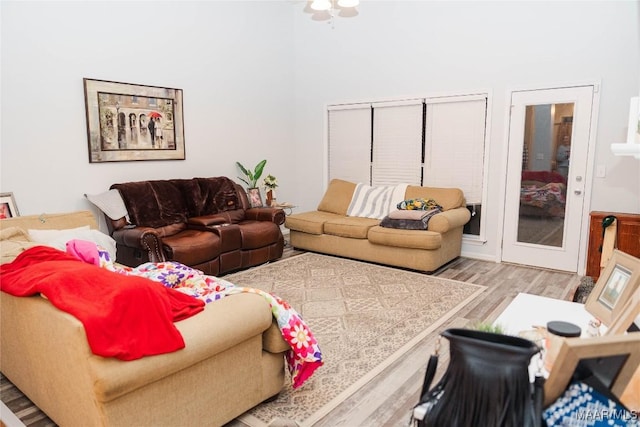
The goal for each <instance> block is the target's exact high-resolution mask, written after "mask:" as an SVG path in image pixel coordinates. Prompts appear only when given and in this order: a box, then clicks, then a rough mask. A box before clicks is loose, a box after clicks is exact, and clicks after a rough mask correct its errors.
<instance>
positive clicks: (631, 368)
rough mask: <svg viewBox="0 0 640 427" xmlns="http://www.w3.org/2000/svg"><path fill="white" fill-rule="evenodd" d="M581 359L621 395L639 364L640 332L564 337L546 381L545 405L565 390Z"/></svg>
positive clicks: (606, 384)
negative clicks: (591, 336) (590, 336)
mask: <svg viewBox="0 0 640 427" xmlns="http://www.w3.org/2000/svg"><path fill="white" fill-rule="evenodd" d="M581 362H582V363H587V364H588V365H587V366H589V368H590V369H591V371H592V372H593V374H594V376H595V377H597V378H598V380H599V381H600V383H601V384H602V385H603V386H604V387H606V388H608V389H609V390H610V392H611V393H612V394H613V395H614V396H616V397H617V398H618V399H619V398H620V397H621V396H622V395H623V394H624V392H625V389H626V388H627V385H628V384H629V382H630V381H631V380H632V378H633V375H634V373H635V371H636V369H637V368H638V366H639V365H640V333H639V332H634V333H630V334H625V335H607V336H599V337H594V338H565V339H564V340H563V343H562V345H561V346H560V351H559V352H558V357H557V358H556V361H555V363H554V364H553V366H554V367H553V369H551V372H550V373H549V377H548V378H547V380H546V381H545V384H544V396H545V399H544V407H547V406H549V405H550V404H552V403H553V402H554V401H555V400H556V399H557V398H558V397H560V395H561V394H562V393H563V392H564V391H565V390H566V388H567V387H568V385H569V383H570V382H571V379H572V377H573V375H574V373H575V372H576V368H578V365H579V364H580V363H581ZM600 369H601V370H600ZM599 370H600V372H598V371H599Z"/></svg>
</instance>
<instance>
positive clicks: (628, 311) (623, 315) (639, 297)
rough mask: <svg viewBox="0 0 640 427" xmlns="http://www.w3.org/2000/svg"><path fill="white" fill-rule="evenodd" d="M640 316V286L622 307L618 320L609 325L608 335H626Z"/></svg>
mask: <svg viewBox="0 0 640 427" xmlns="http://www.w3.org/2000/svg"><path fill="white" fill-rule="evenodd" d="M638 316H640V286H639V287H637V288H636V290H635V291H634V292H633V294H632V295H631V297H629V299H628V300H627V302H626V303H625V304H624V306H623V307H622V310H621V311H620V314H619V315H618V316H617V318H616V320H615V321H614V322H613V323H611V325H609V328H608V329H607V332H606V333H605V334H606V335H614V334H624V333H625V332H627V330H628V329H629V327H630V326H631V324H632V323H633V322H634V321H635V320H636V319H637V318H638Z"/></svg>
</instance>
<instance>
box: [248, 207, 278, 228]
mask: <svg viewBox="0 0 640 427" xmlns="http://www.w3.org/2000/svg"><path fill="white" fill-rule="evenodd" d="M245 215H246V218H247V219H253V220H256V221H271V222H273V223H274V224H276V225H282V224H284V220H285V214H284V210H282V209H279V208H251V209H247V210H246V211H245Z"/></svg>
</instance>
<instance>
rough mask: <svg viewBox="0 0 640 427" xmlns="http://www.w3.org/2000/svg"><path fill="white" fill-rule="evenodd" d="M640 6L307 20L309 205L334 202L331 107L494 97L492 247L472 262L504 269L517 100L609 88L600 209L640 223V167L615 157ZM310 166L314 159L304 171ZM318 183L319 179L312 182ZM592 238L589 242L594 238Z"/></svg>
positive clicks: (555, 5) (637, 75) (635, 76)
mask: <svg viewBox="0 0 640 427" xmlns="http://www.w3.org/2000/svg"><path fill="white" fill-rule="evenodd" d="M638 4H639V3H638V2H631V1H599V2H583V1H580V2H557V1H549V2H546V1H531V2H529V1H517V2H505V1H498V2H491V1H482V2H464V1H453V2H435V1H433V2H432V1H396V2H392V1H371V2H365V1H363V2H362V3H361V6H360V7H359V10H360V15H359V16H358V17H355V18H336V21H335V28H334V29H331V26H330V25H326V24H323V23H319V22H314V21H311V20H310V19H308V15H304V14H303V13H302V7H301V12H300V13H301V15H303V16H301V18H300V19H298V20H295V21H294V22H295V23H294V25H295V35H296V40H295V60H296V63H295V78H296V87H295V93H296V105H297V106H296V131H295V132H296V133H295V140H296V142H297V143H298V144H299V145H298V146H297V155H298V158H300V159H301V162H300V163H298V170H299V176H301V177H305V179H301V180H300V181H298V182H299V184H298V186H299V190H298V191H297V193H296V194H297V195H298V197H299V199H298V200H297V202H299V203H300V204H302V205H303V206H305V207H306V208H311V207H314V206H315V205H316V204H317V200H318V199H319V197H320V195H321V194H322V187H323V182H322V181H321V180H318V179H317V178H316V177H318V176H321V174H322V172H323V167H324V166H323V165H322V164H321V163H320V162H319V161H315V159H320V158H322V156H323V144H324V140H323V127H324V122H323V120H324V118H323V115H322V114H323V106H324V105H326V104H329V103H336V102H351V101H361V100H376V99H387V98H399V97H403V96H421V95H429V94H438V93H444V92H450V91H451V92H456V93H458V92H464V91H477V90H488V91H489V92H490V94H491V98H492V110H491V111H490V114H491V119H492V120H491V134H490V144H491V150H490V154H489V157H488V159H487V161H488V162H489V174H490V175H489V180H488V184H489V194H488V197H489V199H488V203H487V205H486V206H485V207H484V211H483V212H484V214H485V215H486V218H487V220H488V222H487V242H486V243H485V244H484V245H477V244H471V243H465V244H464V245H463V253H464V254H466V255H470V256H475V257H479V258H485V259H493V258H494V257H495V256H496V255H497V253H498V250H499V246H500V243H499V242H500V241H499V237H500V234H501V231H500V226H501V225H500V222H499V219H500V217H501V212H502V209H503V198H504V176H505V171H506V164H505V161H506V147H507V132H506V129H507V126H508V108H507V107H508V96H509V93H510V91H511V90H514V89H534V88H541V87H548V86H554V85H558V84H572V83H573V84H575V83H585V82H594V81H599V82H601V86H600V90H601V92H600V95H601V104H600V115H599V120H598V123H597V137H596V141H597V142H596V143H597V146H596V150H595V158H596V164H604V165H605V166H606V169H607V176H606V178H604V179H602V178H594V184H593V191H592V202H591V206H590V208H591V209H592V210H607V211H620V212H635V213H638V212H640V162H639V161H637V160H633V159H629V158H618V157H614V156H613V155H612V154H611V151H610V144H611V143H612V142H623V141H625V140H626V131H627V119H628V114H629V113H628V105H629V99H630V98H631V97H632V96H634V95H637V94H638V93H639V91H640V88H639V85H640V45H639V34H638V29H639V13H640V10H639V7H638ZM302 159H308V160H306V161H305V160H302ZM312 160H313V161H312ZM306 177H308V179H306ZM585 238H586V236H585Z"/></svg>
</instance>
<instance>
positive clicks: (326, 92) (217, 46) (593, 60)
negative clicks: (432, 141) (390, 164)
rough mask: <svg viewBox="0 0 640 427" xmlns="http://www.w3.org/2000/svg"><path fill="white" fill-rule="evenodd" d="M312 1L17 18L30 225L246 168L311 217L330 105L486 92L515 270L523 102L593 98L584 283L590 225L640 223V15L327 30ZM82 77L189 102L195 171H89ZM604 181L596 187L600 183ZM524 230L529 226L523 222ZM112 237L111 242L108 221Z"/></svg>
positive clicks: (16, 157) (6, 178)
mask: <svg viewBox="0 0 640 427" xmlns="http://www.w3.org/2000/svg"><path fill="white" fill-rule="evenodd" d="M305 7H306V2H304V1H251V2H250V1H193V2H190V1H186V2H178V1H158V2H155V1H153V2H151V1H140V2H107V1H87V2H75V1H41V2H35V1H2V3H1V9H0V12H1V19H2V70H1V71H2V77H1V78H2V94H1V101H2V107H3V109H2V130H1V137H2V138H1V144H2V146H1V150H0V166H1V171H0V178H1V188H0V189H1V191H2V192H3V193H5V192H12V193H13V195H14V197H15V200H16V204H17V206H18V208H19V210H20V214H21V215H32V214H40V213H43V212H48V213H56V212H69V211H75V210H86V209H88V210H92V211H93V212H95V213H96V217H97V218H99V219H100V221H101V222H102V221H104V219H103V218H102V217H101V214H100V215H99V212H98V211H97V209H96V208H95V207H93V205H91V204H90V203H89V202H88V201H87V200H86V199H85V197H84V194H97V193H101V192H103V191H106V190H107V189H108V188H109V187H110V186H111V185H112V184H114V183H123V182H129V181H143V180H151V179H174V178H191V177H213V176H227V177H230V178H232V179H235V178H236V177H237V176H238V174H239V172H238V170H237V167H236V161H240V162H241V163H243V164H244V165H250V166H253V165H255V164H256V163H257V162H258V161H260V160H262V159H267V160H268V163H267V167H266V169H265V171H266V172H267V173H269V174H272V175H274V176H276V177H277V178H278V183H279V187H278V190H277V197H278V200H279V201H289V202H291V203H293V204H295V205H296V208H295V212H304V211H308V210H313V209H315V208H316V206H317V205H318V203H319V201H320V200H321V198H322V196H323V194H324V191H325V189H326V186H327V153H326V148H327V123H326V113H327V105H330V104H340V103H352V102H359V101H363V100H364V101H371V100H387V99H399V98H405V97H406V98H413V97H422V96H436V95H452V94H467V93H476V92H479V91H482V92H486V93H488V94H489V97H490V104H489V105H490V115H489V117H490V122H489V124H488V133H487V148H486V151H485V153H486V156H485V163H486V170H487V174H486V176H485V185H484V191H485V194H484V196H483V197H484V202H485V203H484V204H483V216H484V217H485V221H486V222H485V224H484V230H483V239H481V240H477V239H468V238H465V239H464V240H463V243H462V255H463V257H465V258H468V259H478V260H483V261H490V262H500V261H502V237H503V232H504V231H503V222H504V218H506V217H508V216H509V215H510V213H509V212H505V175H506V172H507V158H508V138H509V123H510V118H509V103H510V99H511V94H512V92H513V91H517V90H523V89H526V90H536V89H546V88H555V87H561V86H562V87H570V86H576V85H582V84H593V85H595V86H596V87H597V93H598V100H599V102H598V105H597V106H596V107H595V109H596V111H597V120H596V121H595V123H593V127H592V129H593V130H594V132H595V135H592V136H591V138H592V140H593V145H592V146H591V147H590V148H589V154H588V162H587V165H588V166H589V169H588V173H587V175H586V177H585V180H586V183H587V185H586V188H585V190H584V191H585V194H584V200H585V205H584V207H583V208H582V209H581V211H582V221H583V226H582V228H581V229H582V230H583V234H582V238H583V239H582V241H581V242H580V251H579V257H578V259H577V260H576V265H577V268H576V271H575V273H577V274H578V275H584V274H585V271H586V261H587V260H586V258H587V257H586V251H587V243H586V234H587V230H588V213H589V212H591V211H607V212H625V213H634V214H637V213H640V197H638V195H639V194H640V162H639V161H638V160H636V159H634V158H632V157H629V156H615V155H614V154H613V153H612V151H611V144H613V143H620V142H624V141H625V140H626V138H627V128H628V117H629V100H630V98H631V97H634V96H638V94H639V93H640V46H639V43H640V41H639V39H640V37H639V32H640V22H639V19H640V6H639V4H638V2H637V1H612V2H610V1H578V2H558V1H523V2H503V1H495V2H493V1H481V2H465V1H456V2H434V1H363V2H362V3H361V5H360V6H359V7H358V10H359V14H358V16H356V17H352V18H344V17H340V16H336V17H335V18H334V20H333V24H331V23H328V22H327V21H315V20H313V19H311V14H309V13H307V12H305ZM83 78H91V79H101V80H108V81H113V82H122V83H131V84H140V85H152V86H160V87H169V88H179V89H182V90H183V93H184V129H185V132H184V134H185V135H184V137H185V151H186V158H185V160H166V161H142V162H106V163H90V162H89V160H88V158H89V149H88V142H87V123H86V111H85V99H84V93H83ZM597 168H601V169H602V170H604V171H605V173H604V176H596V169H597ZM511 215H513V214H511ZM100 225H101V228H102V229H104V223H103V222H102V223H101V224H100Z"/></svg>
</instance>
